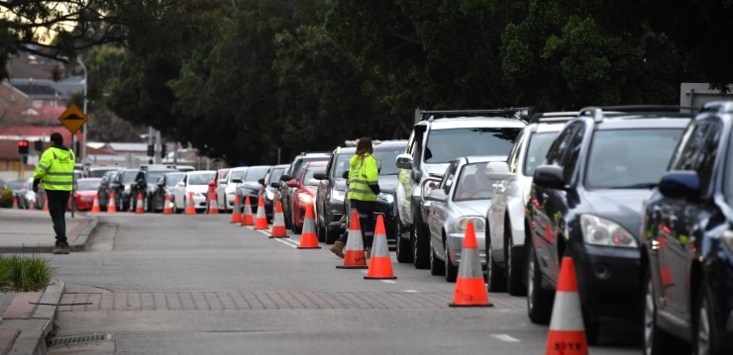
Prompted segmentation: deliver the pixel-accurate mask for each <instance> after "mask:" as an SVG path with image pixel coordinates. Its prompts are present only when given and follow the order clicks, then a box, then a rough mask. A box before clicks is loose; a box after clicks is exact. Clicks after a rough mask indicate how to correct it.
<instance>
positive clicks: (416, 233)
mask: <svg viewBox="0 0 733 355" xmlns="http://www.w3.org/2000/svg"><path fill="white" fill-rule="evenodd" d="M425 229H426V228H425V224H424V223H423V221H422V218H420V212H417V213H415V218H414V219H413V223H412V228H410V231H411V232H412V236H411V238H410V239H412V252H413V253H412V263H413V264H414V265H415V268H416V269H427V268H429V267H430V235H429V234H430V233H429V231H426V230H425Z"/></svg>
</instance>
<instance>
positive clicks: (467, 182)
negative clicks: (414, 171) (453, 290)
mask: <svg viewBox="0 0 733 355" xmlns="http://www.w3.org/2000/svg"><path fill="white" fill-rule="evenodd" d="M499 161H506V157H505V156H470V157H461V158H458V159H455V160H453V161H452V162H451V163H450V165H448V168H447V170H446V172H445V174H444V175H443V177H442V178H441V179H437V178H429V179H427V182H426V184H427V186H425V187H426V189H427V190H429V193H428V194H427V206H426V207H427V210H428V226H429V228H430V248H431V253H430V273H431V274H433V275H445V279H446V280H447V281H449V282H453V281H455V280H456V276H457V275H458V265H459V263H460V260H461V251H462V250H463V237H464V236H465V233H466V227H467V226H468V223H473V226H474V230H475V232H476V240H477V242H478V250H479V255H480V257H481V264H482V267H486V248H485V242H484V241H485V235H486V231H485V228H486V219H485V217H484V212H485V211H486V208H487V207H488V206H489V203H490V202H491V196H492V193H493V189H492V185H493V184H494V183H495V181H493V180H490V179H488V178H487V177H486V174H487V173H489V170H487V164H488V163H489V162H499Z"/></svg>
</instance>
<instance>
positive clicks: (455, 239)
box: [446, 231, 486, 269]
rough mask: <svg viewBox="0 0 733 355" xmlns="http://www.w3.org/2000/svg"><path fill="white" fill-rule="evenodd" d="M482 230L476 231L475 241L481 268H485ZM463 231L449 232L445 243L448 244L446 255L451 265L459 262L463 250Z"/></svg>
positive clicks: (484, 242) (484, 246) (484, 241)
mask: <svg viewBox="0 0 733 355" xmlns="http://www.w3.org/2000/svg"><path fill="white" fill-rule="evenodd" d="M484 234H485V233H484V232H483V231H477V232H476V241H477V242H478V252H479V258H480V260H481V268H483V269H486V238H485V237H484ZM463 237H464V233H463V232H460V233H459V232H456V233H450V234H449V235H448V240H446V243H447V245H448V255H449V256H450V260H451V262H453V265H455V266H458V265H459V264H460V262H461V252H462V251H463Z"/></svg>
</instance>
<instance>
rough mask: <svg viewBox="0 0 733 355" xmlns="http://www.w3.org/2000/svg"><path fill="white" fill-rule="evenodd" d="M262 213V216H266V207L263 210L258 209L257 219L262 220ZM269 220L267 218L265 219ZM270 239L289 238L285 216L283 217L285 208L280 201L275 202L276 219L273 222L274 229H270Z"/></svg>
mask: <svg viewBox="0 0 733 355" xmlns="http://www.w3.org/2000/svg"><path fill="white" fill-rule="evenodd" d="M260 211H262V215H264V214H265V207H264V206H263V207H262V209H260V208H259V206H258V207H257V218H260ZM265 218H267V217H265ZM270 238H289V237H288V232H287V231H286V230H285V216H283V206H282V204H280V201H279V200H275V217H274V218H273V221H272V228H270Z"/></svg>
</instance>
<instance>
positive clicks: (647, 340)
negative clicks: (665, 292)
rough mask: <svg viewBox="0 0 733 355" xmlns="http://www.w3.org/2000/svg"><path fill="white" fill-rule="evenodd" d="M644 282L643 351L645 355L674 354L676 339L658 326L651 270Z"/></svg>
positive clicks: (648, 271)
mask: <svg viewBox="0 0 733 355" xmlns="http://www.w3.org/2000/svg"><path fill="white" fill-rule="evenodd" d="M644 280H645V282H644V293H643V297H644V299H643V300H642V304H643V306H644V314H643V317H644V318H643V323H642V326H643V328H644V331H643V332H642V334H643V338H642V351H643V352H644V355H663V354H671V353H674V352H675V348H676V347H675V345H676V342H675V341H674V340H675V339H673V337H672V336H671V335H670V334H669V333H667V332H665V331H664V330H662V329H661V328H659V325H657V303H656V299H657V298H656V296H655V292H654V283H653V281H652V275H651V271H650V270H649V269H647V272H646V276H645V278H644Z"/></svg>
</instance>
